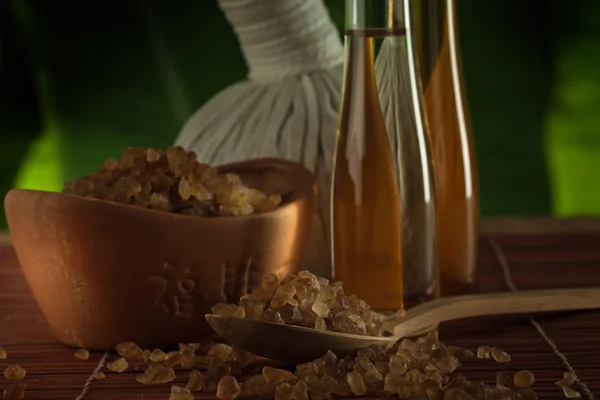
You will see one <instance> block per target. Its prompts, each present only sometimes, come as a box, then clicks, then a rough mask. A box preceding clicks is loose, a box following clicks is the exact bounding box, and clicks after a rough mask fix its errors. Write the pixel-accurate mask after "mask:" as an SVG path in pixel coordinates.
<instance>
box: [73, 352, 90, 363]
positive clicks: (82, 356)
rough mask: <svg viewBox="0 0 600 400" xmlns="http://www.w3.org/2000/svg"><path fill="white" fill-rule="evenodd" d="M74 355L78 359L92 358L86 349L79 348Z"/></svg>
mask: <svg viewBox="0 0 600 400" xmlns="http://www.w3.org/2000/svg"><path fill="white" fill-rule="evenodd" d="M74 357H75V358H76V359H78V360H82V361H83V360H87V359H89V358H90V352H89V351H88V350H86V349H79V350H77V351H76V352H75V354H74Z"/></svg>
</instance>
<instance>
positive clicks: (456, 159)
mask: <svg viewBox="0 0 600 400" xmlns="http://www.w3.org/2000/svg"><path fill="white" fill-rule="evenodd" d="M429 7H430V8H429V9H427V8H425V12H424V16H426V17H427V18H429V19H430V21H428V22H429V23H428V24H427V25H429V26H425V27H424V34H423V36H424V38H423V40H424V42H423V43H422V46H424V47H425V46H428V48H427V49H424V50H423V54H422V55H423V58H424V59H425V63H424V67H425V68H426V69H428V71H426V74H424V76H427V75H429V77H428V79H426V82H424V86H425V98H424V102H425V107H426V110H427V116H428V119H429V127H430V131H431V143H432V150H433V154H434V160H435V177H436V185H437V196H438V197H437V209H438V211H437V213H438V250H439V252H438V257H439V266H440V275H441V279H440V280H441V294H442V295H443V296H450V295H458V294H464V293H468V292H469V291H470V285H471V283H472V282H473V281H474V279H475V273H476V268H477V246H478V243H477V242H478V223H479V205H478V188H477V168H476V165H475V155H474V154H473V153H474V152H473V143H472V133H471V125H470V123H469V118H468V113H467V103H466V101H465V99H464V91H463V87H462V79H461V78H462V76H461V73H460V58H459V54H458V43H457V40H458V39H457V37H456V36H457V35H456V32H455V28H454V25H455V15H454V13H455V10H454V3H453V2H452V1H447V0H436V1H435V2H433V3H429ZM436 14H437V16H436ZM432 16H436V17H435V18H432ZM433 19H435V20H437V21H434V20H433ZM436 22H437V23H436ZM424 25H425V24H424ZM450 29H452V31H450ZM427 72H428V74H427Z"/></svg>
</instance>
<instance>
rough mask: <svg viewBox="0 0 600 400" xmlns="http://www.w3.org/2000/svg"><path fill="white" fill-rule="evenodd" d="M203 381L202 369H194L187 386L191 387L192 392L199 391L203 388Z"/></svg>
mask: <svg viewBox="0 0 600 400" xmlns="http://www.w3.org/2000/svg"><path fill="white" fill-rule="evenodd" d="M202 383H203V379H202V374H201V373H200V371H198V370H195V369H194V370H192V371H191V372H190V378H189V380H188V382H187V384H186V385H185V387H186V388H188V389H190V391H192V392H198V391H199V390H201V389H202Z"/></svg>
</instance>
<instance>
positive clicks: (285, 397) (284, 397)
mask: <svg viewBox="0 0 600 400" xmlns="http://www.w3.org/2000/svg"><path fill="white" fill-rule="evenodd" d="M293 397H294V388H293V387H292V386H291V385H290V384H289V383H287V382H283V383H282V384H280V385H279V386H277V389H275V400H292V399H293Z"/></svg>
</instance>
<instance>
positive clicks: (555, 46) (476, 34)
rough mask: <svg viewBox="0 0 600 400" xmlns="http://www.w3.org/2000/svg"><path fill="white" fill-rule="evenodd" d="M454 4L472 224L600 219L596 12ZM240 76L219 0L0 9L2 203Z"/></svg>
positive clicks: (141, 136) (169, 128)
mask: <svg viewBox="0 0 600 400" xmlns="http://www.w3.org/2000/svg"><path fill="white" fill-rule="evenodd" d="M326 3H327V5H328V6H329V8H330V11H331V14H332V17H333V19H334V21H335V23H336V24H337V26H338V27H339V28H341V27H342V24H343V7H344V1H343V0H329V1H326ZM457 3H458V16H459V27H460V39H461V47H462V54H463V69H464V72H465V81H466V85H467V94H468V99H469V104H470V113H471V118H472V124H473V127H474V132H475V142H476V150H477V161H478V166H479V176H480V192H481V212H482V215H483V216H505V215H513V216H514V215H548V214H557V215H576V214H577V215H581V214H588V215H592V214H599V213H600V179H598V178H597V176H598V167H597V164H598V162H597V160H598V158H599V157H600V113H599V111H600V59H599V57H600V55H599V54H600V53H599V52H598V51H597V49H598V46H599V43H600V22H599V21H600V18H598V17H600V2H597V1H593V0H578V1H574V2H564V3H570V4H567V5H565V4H562V3H560V2H558V1H546V2H539V1H533V0H520V1H518V0H503V1H499V0H491V1H485V2H483V1H480V0H458V1H457ZM245 75H246V66H245V63H244V59H243V57H242V54H241V53H240V50H239V46H238V44H237V40H236V37H235V35H234V33H233V31H232V29H231V27H230V26H229V25H228V23H227V21H226V20H225V18H224V16H223V15H222V13H221V12H220V10H219V9H218V7H217V3H216V0H202V1H198V0H169V1H167V0H161V1H158V0H148V1H141V0H140V1H134V0H131V1H116V0H107V1H103V2H94V3H90V2H74V1H60V0H59V1H46V0H10V1H9V0H6V1H3V2H0V149H1V150H2V152H1V157H0V195H3V194H4V193H5V192H7V191H8V190H9V189H10V188H11V187H13V186H19V187H26V188H36V189H47V190H59V189H60V188H61V186H62V182H63V181H66V180H72V179H74V178H76V177H78V176H80V175H84V174H89V173H93V172H94V171H95V169H96V166H97V164H98V163H99V162H100V161H101V160H103V159H105V158H107V157H117V156H118V155H119V154H120V150H121V149H122V148H123V147H126V146H142V147H150V146H152V147H165V146H167V145H169V144H170V143H172V142H173V141H174V139H175V137H176V135H177V133H178V132H179V130H180V128H181V127H182V125H183V123H184V122H185V121H186V119H187V117H188V116H189V115H190V114H191V113H193V112H194V111H195V110H196V109H198V108H199V107H200V106H201V105H202V104H203V103H204V102H205V101H206V100H208V99H209V98H210V97H211V96H213V95H214V94H215V93H216V92H218V91H219V90H220V89H222V88H224V87H226V86H227V85H229V84H231V83H233V82H235V81H238V80H241V79H244V78H245ZM3 224H4V216H3V215H0V228H1V227H2V226H3Z"/></svg>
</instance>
